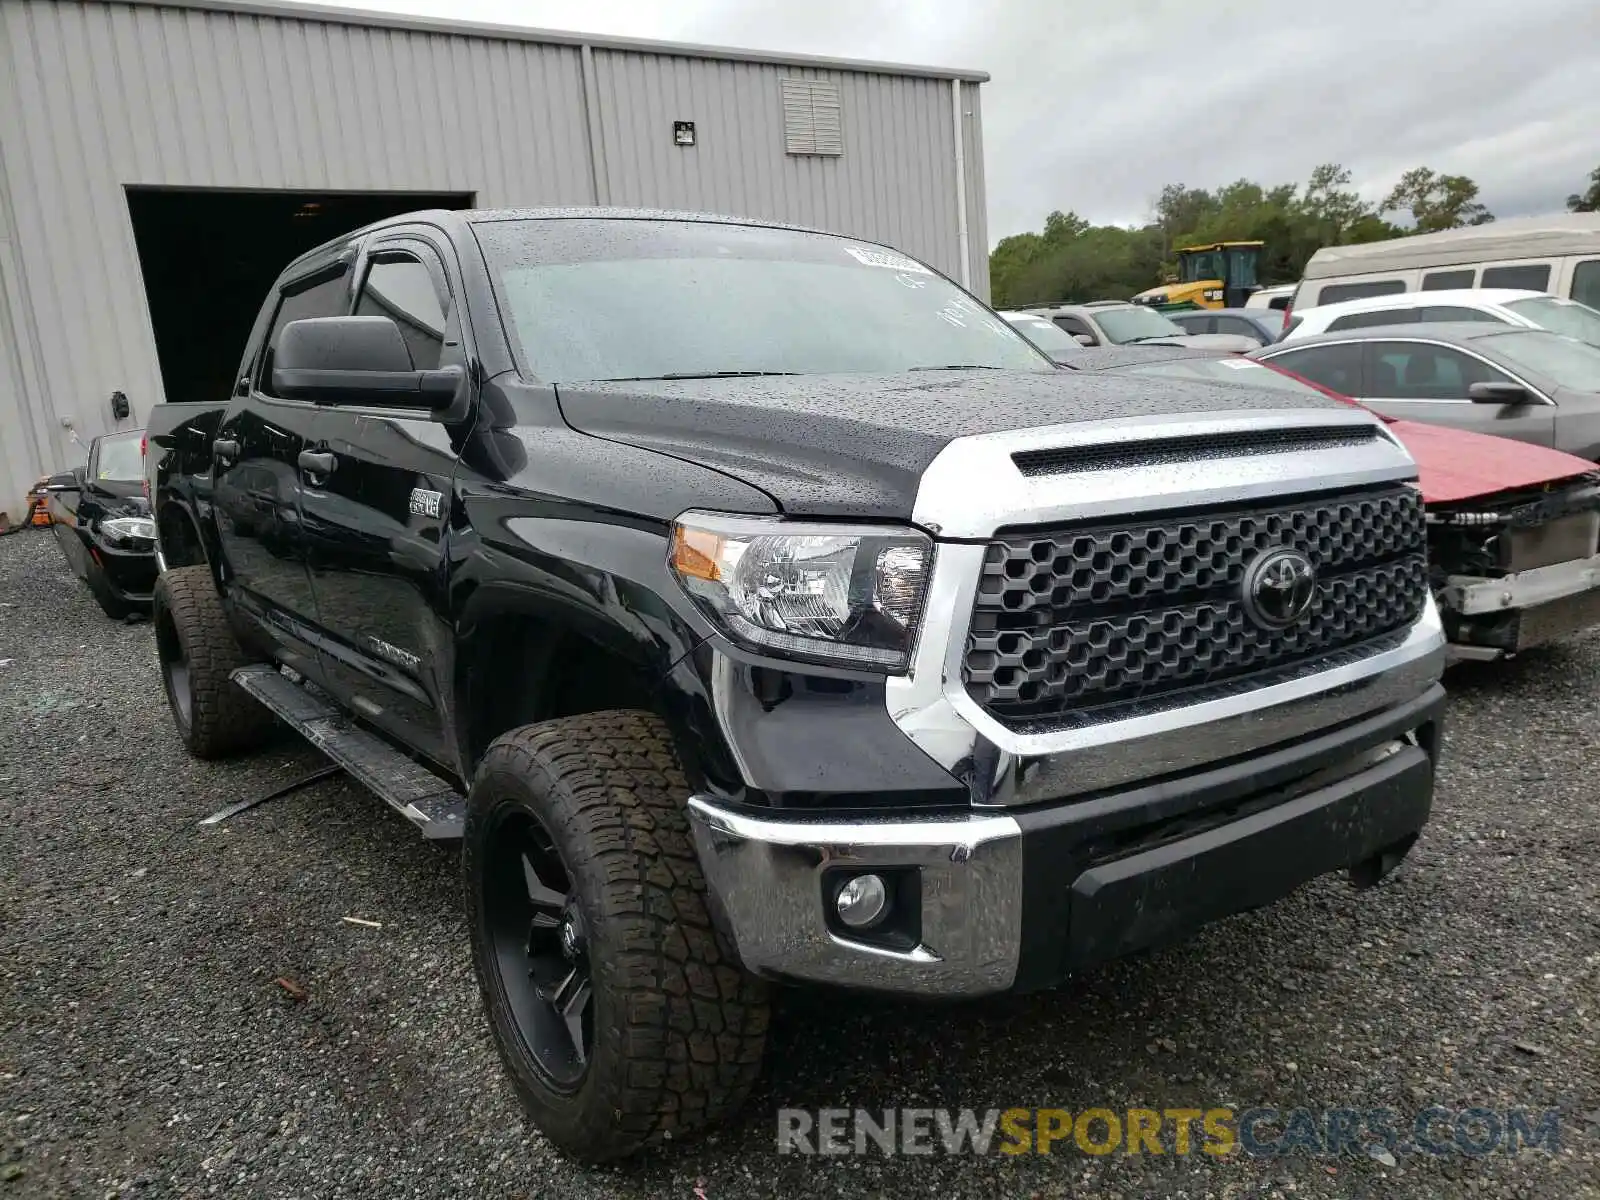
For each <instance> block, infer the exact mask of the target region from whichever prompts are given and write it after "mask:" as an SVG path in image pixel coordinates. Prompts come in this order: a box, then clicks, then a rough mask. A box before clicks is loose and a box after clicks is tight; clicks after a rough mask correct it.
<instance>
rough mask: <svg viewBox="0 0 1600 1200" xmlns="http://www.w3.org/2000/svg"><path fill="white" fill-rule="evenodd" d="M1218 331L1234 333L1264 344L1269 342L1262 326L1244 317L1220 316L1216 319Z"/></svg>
mask: <svg viewBox="0 0 1600 1200" xmlns="http://www.w3.org/2000/svg"><path fill="white" fill-rule="evenodd" d="M1216 321H1217V324H1216V330H1217V332H1218V333H1232V334H1236V335H1238V336H1239V337H1247V338H1249V339H1250V340H1251V341H1253V342H1260V343H1261V344H1262V345H1263V346H1264V345H1266V343H1267V336H1266V334H1264V333H1262V332H1261V327H1260V326H1258V325H1255V324H1254V323H1252V322H1250V321H1246V320H1245V319H1244V318H1243V317H1218V318H1217V319H1216Z"/></svg>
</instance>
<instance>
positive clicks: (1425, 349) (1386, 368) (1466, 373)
mask: <svg viewBox="0 0 1600 1200" xmlns="http://www.w3.org/2000/svg"><path fill="white" fill-rule="evenodd" d="M1366 377H1367V395H1368V396H1369V397H1370V398H1372V399H1374V400H1461V401H1466V400H1467V399H1468V397H1467V389H1468V388H1469V387H1471V386H1472V385H1473V384H1475V383H1509V382H1511V381H1510V380H1509V379H1508V378H1507V377H1506V376H1505V375H1503V374H1501V373H1500V372H1499V371H1496V370H1495V369H1494V368H1493V367H1491V366H1489V365H1488V364H1487V363H1485V362H1482V361H1480V360H1479V359H1476V358H1473V357H1472V356H1471V355H1470V354H1464V353H1462V352H1461V351H1460V350H1457V349H1455V348H1454V347H1451V346H1438V345H1432V344H1429V343H1426V342H1369V343H1367V362H1366Z"/></svg>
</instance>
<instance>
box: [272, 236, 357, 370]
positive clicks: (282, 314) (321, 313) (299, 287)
mask: <svg viewBox="0 0 1600 1200" xmlns="http://www.w3.org/2000/svg"><path fill="white" fill-rule="evenodd" d="M348 274H349V272H348V271H347V270H346V269H345V268H343V267H341V268H340V269H339V273H338V274H337V275H332V276H328V275H324V276H322V277H321V278H320V279H318V280H316V281H315V282H313V283H311V284H309V285H308V284H304V283H299V282H296V283H291V284H289V285H288V287H286V288H285V289H284V292H283V298H282V299H281V300H279V301H278V311H277V312H276V313H274V314H273V316H272V332H271V333H269V334H268V335H267V344H266V347H265V348H264V349H263V350H262V353H261V364H260V370H259V371H258V372H257V374H256V387H258V388H259V389H260V390H261V391H263V392H265V393H266V394H267V395H269V396H270V395H271V394H272V356H273V354H274V352H276V350H277V349H278V338H279V336H281V335H282V333H283V327H284V326H285V325H287V324H288V323H289V322H290V321H299V320H302V319H303V318H306V317H338V316H342V315H344V313H345V311H346V309H345V306H346V305H347V304H348V303H349V299H350V296H349V291H348V288H347V282H348V280H347V276H348Z"/></svg>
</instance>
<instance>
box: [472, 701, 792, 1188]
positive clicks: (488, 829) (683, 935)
mask: <svg viewBox="0 0 1600 1200" xmlns="http://www.w3.org/2000/svg"><path fill="white" fill-rule="evenodd" d="M688 795H689V788H688V785H687V783H686V782H685V780H684V775H683V771H682V769H681V767H680V766H679V764H678V759H677V756H676V754H675V753H674V751H673V748H672V743H671V740H670V738H669V736H668V733H667V729H666V727H665V725H663V724H662V722H661V721H660V720H659V719H658V718H656V717H654V716H652V715H651V714H649V713H643V712H620V711H619V712H599V713H591V714H588V715H586V716H578V717H564V718H561V719H559V720H554V721H549V722H545V723H543V724H539V725H527V726H523V727H522V728H520V729H514V730H512V731H511V732H509V733H506V734H504V735H502V736H501V737H500V738H498V739H497V740H496V741H495V742H494V743H493V744H492V745H491V746H490V747H489V749H488V751H487V752H486V753H485V754H484V756H483V759H482V761H481V763H480V764H479V766H478V770H477V774H476V778H475V779H474V781H473V785H472V789H471V792H470V795H469V797H468V801H467V817H466V827H465V837H464V840H463V843H462V873H463V880H464V883H465V886H466V892H467V908H468V914H469V919H470V922H471V927H472V950H473V959H474V964H475V966H476V968H477V972H478V979H479V982H480V984H481V985H482V991H483V998H484V1007H485V1009H486V1011H487V1014H488V1017H489V1022H490V1026H491V1028H492V1030H493V1033H494V1039H495V1043H496V1045H497V1046H498V1048H499V1050H500V1055H501V1058H502V1059H503V1060H504V1062H505V1065H506V1068H507V1070H508V1071H509V1072H510V1075H511V1078H512V1081H513V1083H514V1084H515V1086H516V1090H517V1094H518V1097H519V1099H520V1100H521V1101H522V1105H523V1108H524V1109H525V1110H526V1112H527V1114H528V1116H529V1118H530V1119H531V1120H532V1122H533V1123H534V1125H536V1126H537V1127H538V1128H539V1130H540V1131H541V1132H542V1133H543V1134H544V1135H545V1136H546V1137H547V1138H548V1139H549V1140H550V1141H551V1142H553V1143H554V1144H555V1145H556V1146H557V1147H558V1148H560V1149H561V1150H562V1151H564V1152H566V1153H567V1154H569V1155H571V1156H573V1157H574V1158H579V1159H584V1160H587V1161H591V1162H600V1161H606V1160H610V1159H616V1158H621V1157H623V1156H625V1155H628V1154H632V1153H634V1152H635V1151H638V1150H640V1149H642V1148H644V1147H646V1146H650V1145H653V1144H657V1143H660V1142H663V1141H668V1140H677V1139H679V1138H683V1137H687V1136H688V1135H690V1134H692V1133H694V1132H695V1131H697V1130H701V1129H704V1128H706V1127H707V1126H710V1125H713V1124H716V1123H718V1122H720V1121H722V1120H724V1119H726V1118H727V1117H728V1116H729V1115H731V1114H732V1113H733V1112H734V1111H735V1110H736V1109H738V1107H739V1106H740V1104H742V1103H743V1101H744V1099H745V1097H746V1095H747V1094H748V1093H749V1091H750V1087H751V1085H752V1084H753V1083H754V1082H755V1080H756V1077H757V1075H758V1074H759V1073H760V1069H761V1056H762V1052H763V1050H764V1048H765V1044H766V1033H767V1021H768V1005H767V995H766V988H765V986H764V985H763V984H762V983H761V982H760V981H759V980H758V979H756V978H755V977H754V976H752V975H750V974H749V973H748V972H746V971H745V970H743V969H742V968H741V967H740V966H739V965H738V963H737V962H736V960H735V958H734V956H733V955H732V953H731V952H730V951H729V950H728V949H727V948H726V947H725V945H724V944H723V943H722V941H721V940H720V939H719V937H718V934H717V932H716V930H715V928H714V927H713V925H712V922H711V917H710V915H709V912H708V910H707V906H706V888H705V880H704V878H703V876H702V875H701V872H700V862H699V859H698V858H697V857H696V855H695V850H694V846H693V843H692V841H691V838H690V832H689V821H688V814H687V811H686V809H685V803H684V802H685V801H686V800H687V798H688ZM508 804H509V805H519V806H524V807H525V810H531V811H532V813H533V814H534V815H535V816H536V817H537V818H538V819H539V820H540V821H541V822H542V823H543V826H544V828H545V829H546V830H547V831H548V832H549V834H550V835H551V836H552V837H553V839H554V841H555V843H556V849H557V852H558V853H559V854H560V855H561V857H562V860H563V863H564V865H565V866H566V868H567V872H568V874H569V876H570V878H571V880H572V885H573V889H574V893H575V895H576V897H577V902H578V905H579V908H580V910H581V913H582V917H583V920H584V922H585V924H586V926H587V929H588V934H589V947H590V950H589V964H590V970H591V977H592V987H593V992H592V997H593V999H592V1003H593V1005H594V1006H595V1007H594V1011H593V1014H592V1019H593V1030H594V1045H593V1047H592V1048H591V1051H590V1057H589V1062H588V1067H587V1070H586V1072H585V1074H584V1076H583V1078H582V1079H581V1081H579V1083H578V1084H577V1086H576V1089H575V1090H571V1091H569V1092H567V1093H566V1094H563V1093H562V1092H560V1091H558V1090H556V1089H554V1088H552V1087H551V1086H550V1084H549V1083H548V1082H547V1081H546V1080H545V1078H544V1077H543V1076H542V1075H541V1073H540V1072H539V1070H538V1068H537V1064H536V1063H534V1062H533V1061H532V1059H531V1056H530V1053H529V1051H528V1049H527V1047H526V1046H525V1045H524V1044H523V1042H522V1039H521V1036H520V1034H519V1033H518V1030H517V1026H516V1024H515V1022H514V1020H513V1019H512V1017H511V1015H510V1011H509V1007H508V1002H507V998H506V995H505V992H504V989H503V987H502V985H501V984H500V982H499V979H500V976H499V972H498V967H497V965H496V960H495V956H494V948H493V945H492V941H491V935H490V933H489V931H488V924H487V922H486V920H485V899H484V892H485V887H484V885H483V872H484V861H485V858H486V856H487V851H488V846H489V844H490V841H489V839H491V838H492V837H493V836H494V829H495V825H496V819H495V814H496V813H497V812H499V811H500V810H501V809H502V808H503V806H505V805H508Z"/></svg>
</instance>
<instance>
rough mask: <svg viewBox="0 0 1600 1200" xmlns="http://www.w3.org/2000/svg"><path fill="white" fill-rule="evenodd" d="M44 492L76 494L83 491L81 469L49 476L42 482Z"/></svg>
mask: <svg viewBox="0 0 1600 1200" xmlns="http://www.w3.org/2000/svg"><path fill="white" fill-rule="evenodd" d="M44 490H45V491H47V492H78V491H82V490H83V468H82V467H73V468H72V470H70V471H61V472H58V473H57V474H55V475H52V476H50V478H49V479H46V480H45V481H44Z"/></svg>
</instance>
